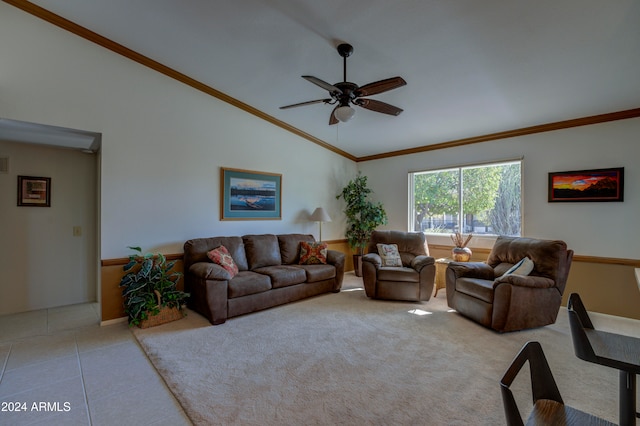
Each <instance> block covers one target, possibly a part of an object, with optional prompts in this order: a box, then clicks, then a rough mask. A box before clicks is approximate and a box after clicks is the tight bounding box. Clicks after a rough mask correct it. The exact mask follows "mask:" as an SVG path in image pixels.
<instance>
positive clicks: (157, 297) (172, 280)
mask: <svg viewBox="0 0 640 426" xmlns="http://www.w3.org/2000/svg"><path fill="white" fill-rule="evenodd" d="M129 248H130V249H131V250H134V251H136V254H132V255H131V256H129V262H128V263H127V264H126V265H125V266H124V267H123V268H122V269H123V270H124V271H125V272H126V273H125V275H124V276H123V277H122V279H121V280H120V287H122V296H123V297H124V311H125V313H126V314H127V315H128V316H129V325H131V326H133V325H137V326H139V327H141V328H146V327H151V326H154V325H159V324H163V323H165V322H169V321H174V320H176V319H180V318H182V317H183V313H182V305H183V304H184V303H185V301H186V299H187V298H188V297H189V294H188V293H185V292H183V291H181V290H178V288H177V284H178V281H180V277H181V276H182V274H181V273H179V272H175V271H172V269H173V267H174V265H175V263H176V262H175V260H174V261H170V262H167V259H166V257H165V256H164V255H163V254H161V253H157V254H152V253H147V254H143V253H142V249H141V248H140V247H129Z"/></svg>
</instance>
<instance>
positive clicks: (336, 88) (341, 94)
mask: <svg viewBox="0 0 640 426" xmlns="http://www.w3.org/2000/svg"><path fill="white" fill-rule="evenodd" d="M337 49H338V54H339V55H340V56H342V58H343V68H344V78H343V81H342V82H341V83H336V84H329V83H327V82H326V81H323V80H320V79H319V78H317V77H313V76H311V75H303V76H302V78H304V79H305V80H308V81H310V82H311V83H313V84H315V85H317V86H320V87H322V88H323V89H325V90H327V91H329V96H331V97H330V98H325V99H317V100H315V101H307V102H300V103H297V104H292V105H286V106H282V107H280V109H287V108H295V107H299V106H304V105H312V104H317V103H320V102H324V103H325V104H329V105H334V104H337V105H336V107H335V108H334V109H333V111H332V112H331V116H330V118H329V125H332V124H337V123H338V121H342V122H347V121H349V120H350V119H351V118H352V117H353V116H354V114H355V113H356V110H355V109H353V108H351V107H350V106H349V104H353V105H357V106H360V107H362V108H366V109H369V110H371V111H375V112H381V113H383V114H389V115H399V114H400V113H401V112H402V109H400V108H398V107H396V106H393V105H389V104H387V103H384V102H380V101H376V100H373V99H365V98H363V96H371V95H377V94H378V93H383V92H386V91H388V90H392V89H397V88H398V87H402V86H404V85H406V84H407V82H406V81H404V79H403V78H402V77H391V78H387V79H385V80H380V81H375V82H373V83H369V84H365V85H364V86H362V87H360V86H358V85H357V84H355V83H351V82H348V81H347V58H348V57H349V56H351V54H352V53H353V46H351V45H350V44H346V43H343V44H340V45H339V46H338V48H337Z"/></svg>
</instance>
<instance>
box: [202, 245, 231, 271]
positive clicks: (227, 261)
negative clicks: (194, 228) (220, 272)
mask: <svg viewBox="0 0 640 426" xmlns="http://www.w3.org/2000/svg"><path fill="white" fill-rule="evenodd" d="M207 257H208V258H209V259H211V261H212V262H213V263H215V264H217V265H220V266H222V267H223V268H224V269H226V270H227V271H228V272H229V275H230V276H231V278H233V277H235V276H236V275H237V274H238V265H236V262H234V261H233V257H231V255H230V254H229V251H228V250H227V248H226V247H225V246H220V247H216V248H214V249H213V250H210V251H208V252H207Z"/></svg>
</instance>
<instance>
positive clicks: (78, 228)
mask: <svg viewBox="0 0 640 426" xmlns="http://www.w3.org/2000/svg"><path fill="white" fill-rule="evenodd" d="M73 236H74V237H80V236H82V227H81V226H74V227H73Z"/></svg>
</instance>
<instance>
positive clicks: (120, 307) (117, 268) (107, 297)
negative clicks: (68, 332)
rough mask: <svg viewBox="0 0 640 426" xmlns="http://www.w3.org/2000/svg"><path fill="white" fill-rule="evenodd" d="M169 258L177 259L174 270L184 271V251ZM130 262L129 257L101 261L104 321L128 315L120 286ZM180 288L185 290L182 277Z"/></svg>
mask: <svg viewBox="0 0 640 426" xmlns="http://www.w3.org/2000/svg"><path fill="white" fill-rule="evenodd" d="M166 257H167V260H175V261H176V264H175V266H174V267H173V270H174V271H176V272H180V273H182V272H183V263H182V253H180V254H168V255H166ZM128 262H129V258H126V257H123V258H121V259H106V260H103V261H102V262H101V265H102V266H101V271H100V279H101V284H102V291H101V297H102V298H101V299H100V300H101V302H100V305H101V308H102V321H109V320H113V319H116V318H123V317H126V316H127V315H126V314H125V313H124V303H123V299H122V289H121V288H120V287H119V284H120V280H121V279H122V276H123V275H124V271H123V270H122V267H123V266H124V265H126V264H127V263H128ZM178 288H179V289H180V290H184V284H183V281H182V279H181V280H180V282H179V283H178Z"/></svg>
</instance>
